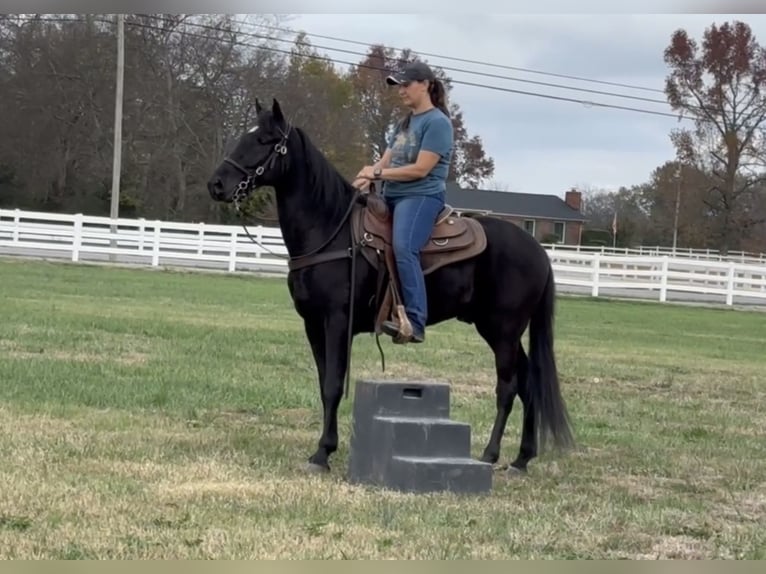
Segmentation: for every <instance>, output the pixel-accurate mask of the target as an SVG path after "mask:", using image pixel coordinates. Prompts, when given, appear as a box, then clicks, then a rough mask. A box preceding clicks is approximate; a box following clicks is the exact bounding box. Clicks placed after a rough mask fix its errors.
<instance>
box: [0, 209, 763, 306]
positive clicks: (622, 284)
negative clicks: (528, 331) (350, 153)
mask: <svg viewBox="0 0 766 574" xmlns="http://www.w3.org/2000/svg"><path fill="white" fill-rule="evenodd" d="M248 230H249V231H250V233H251V234H252V235H253V236H254V237H255V238H256V239H257V240H258V241H259V242H260V243H262V244H263V245H264V246H265V247H266V249H263V248H261V247H259V246H258V245H256V244H255V243H253V242H252V241H251V240H250V239H249V238H248V237H247V235H246V234H245V232H244V230H243V229H242V227H241V226H232V225H210V224H205V223H178V222H168V221H160V220H145V219H123V218H120V219H116V220H112V219H110V218H108V217H96V216H86V215H82V214H75V215H70V214H58V213H44V212H33V211H22V210H18V209H17V210H7V209H0V253H2V254H4V255H18V256H26V257H44V258H65V259H68V260H71V261H74V262H86V261H87V262H102V263H115V262H116V263H124V264H135V265H146V266H153V267H157V266H173V267H185V268H190V269H211V270H214V269H218V270H223V271H228V272H235V271H237V272H238V271H244V272H247V271H261V272H263V271H265V272H275V273H282V274H284V273H286V272H287V265H286V260H285V259H284V258H281V257H280V256H285V255H286V254H287V251H286V249H285V246H284V243H283V242H282V235H281V232H280V230H279V229H278V228H273V227H264V226H253V227H252V228H248ZM546 250H547V252H548V255H549V257H550V258H551V261H552V263H553V268H554V271H555V274H556V284H557V286H558V287H559V289H561V290H562V291H568V292H575V293H583V294H589V295H591V296H593V297H598V296H622V297H638V298H649V299H654V300H658V301H661V302H665V301H669V300H671V299H676V300H697V301H707V302H711V303H725V304H726V305H734V304H741V305H761V306H766V261H763V262H761V261H759V260H757V259H756V260H755V261H748V262H745V263H743V262H739V261H734V260H730V261H719V260H713V259H705V258H704V257H703V256H702V254H701V253H698V254H696V255H695V256H694V257H689V256H680V255H677V256H671V255H668V254H653V255H646V254H643V255H642V254H631V253H627V254H611V253H601V252H598V251H597V252H589V251H587V250H583V249H580V250H578V249H562V248H561V246H556V247H552V246H546Z"/></svg>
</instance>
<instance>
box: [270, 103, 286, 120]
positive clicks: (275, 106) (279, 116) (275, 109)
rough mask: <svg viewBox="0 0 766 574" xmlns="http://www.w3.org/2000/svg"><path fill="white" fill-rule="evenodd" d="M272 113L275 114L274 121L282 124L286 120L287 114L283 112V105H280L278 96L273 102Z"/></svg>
mask: <svg viewBox="0 0 766 574" xmlns="http://www.w3.org/2000/svg"><path fill="white" fill-rule="evenodd" d="M271 113H272V115H273V116H274V121H275V122H277V124H281V123H282V122H284V121H285V116H284V115H283V114H282V107H281V106H280V105H279V102H278V101H277V99H276V98H274V101H273V102H272V104H271Z"/></svg>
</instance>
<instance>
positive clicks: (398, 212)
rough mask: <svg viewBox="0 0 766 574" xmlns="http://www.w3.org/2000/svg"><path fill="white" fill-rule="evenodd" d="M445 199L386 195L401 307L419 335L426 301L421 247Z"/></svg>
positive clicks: (426, 308) (423, 323)
mask: <svg viewBox="0 0 766 574" xmlns="http://www.w3.org/2000/svg"><path fill="white" fill-rule="evenodd" d="M444 201H445V198H444V195H437V196H433V195H422V196H418V195H415V196H404V197H393V198H392V197H387V198H386V203H387V204H388V208H389V209H390V210H391V211H392V213H393V230H392V231H393V237H392V243H393V248H394V257H395V258H396V267H397V270H398V272H399V281H400V283H401V288H402V299H403V302H404V307H405V310H406V312H407V317H408V318H409V320H410V322H411V323H412V329H413V331H414V332H415V333H418V334H421V335H422V334H423V333H424V332H425V327H426V320H427V315H428V304H427V300H426V284H425V280H424V278H423V269H422V267H421V265H420V250H421V249H422V248H423V247H424V246H425V244H426V242H427V241H428V238H429V236H430V235H431V232H432V231H433V226H434V223H435V222H436V217H437V216H438V215H439V212H440V211H441V210H442V208H443V207H444Z"/></svg>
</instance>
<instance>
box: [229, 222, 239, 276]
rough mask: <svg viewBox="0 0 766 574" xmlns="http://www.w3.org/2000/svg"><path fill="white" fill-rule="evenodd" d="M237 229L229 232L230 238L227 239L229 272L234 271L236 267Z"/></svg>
mask: <svg viewBox="0 0 766 574" xmlns="http://www.w3.org/2000/svg"><path fill="white" fill-rule="evenodd" d="M238 234H239V231H238V230H236V229H234V230H232V232H231V238H230V239H229V272H232V271H234V270H235V269H236V268H237V235H238Z"/></svg>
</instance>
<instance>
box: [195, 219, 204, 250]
mask: <svg viewBox="0 0 766 574" xmlns="http://www.w3.org/2000/svg"><path fill="white" fill-rule="evenodd" d="M198 225H199V231H198V235H197V241H198V242H197V255H202V252H203V251H204V249H203V247H204V245H205V222H204V221H200V222H199V224H198Z"/></svg>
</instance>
